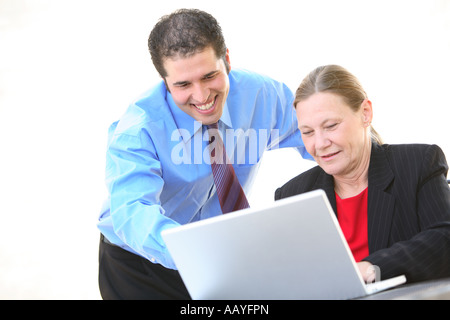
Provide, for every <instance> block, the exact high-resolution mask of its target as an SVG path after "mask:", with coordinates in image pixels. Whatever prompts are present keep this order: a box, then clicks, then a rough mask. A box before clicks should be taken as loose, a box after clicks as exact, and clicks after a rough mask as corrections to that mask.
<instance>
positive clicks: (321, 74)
mask: <svg viewBox="0 0 450 320" xmlns="http://www.w3.org/2000/svg"><path fill="white" fill-rule="evenodd" d="M317 92H330V93H334V94H337V95H339V96H340V97H342V98H343V99H344V102H345V103H346V104H347V105H348V106H349V107H350V108H351V109H352V110H353V111H355V112H356V111H358V110H359V108H360V107H361V104H362V103H363V101H364V100H365V99H367V94H366V92H365V91H364V89H363V87H362V85H361V83H360V82H359V80H358V78H356V77H355V76H354V75H353V74H351V73H350V72H349V71H347V69H345V68H343V67H341V66H338V65H327V66H321V67H318V68H316V69H314V70H313V71H312V72H310V73H309V74H308V75H307V76H306V77H305V79H303V81H302V83H301V84H300V86H299V87H298V89H297V91H296V93H295V100H294V107H295V106H296V105H297V103H299V102H300V101H304V100H306V99H308V98H309V97H310V96H312V95H313V94H314V93H317ZM370 135H371V138H372V141H374V142H375V143H377V144H380V145H381V144H383V140H382V139H381V137H380V135H379V134H378V132H377V131H376V130H375V129H374V128H373V126H372V125H371V126H370Z"/></svg>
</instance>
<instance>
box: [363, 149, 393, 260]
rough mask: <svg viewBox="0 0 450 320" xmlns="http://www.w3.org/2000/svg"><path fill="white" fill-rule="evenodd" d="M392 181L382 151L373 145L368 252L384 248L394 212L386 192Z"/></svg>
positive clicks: (391, 174) (368, 213)
mask: <svg viewBox="0 0 450 320" xmlns="http://www.w3.org/2000/svg"><path fill="white" fill-rule="evenodd" d="M393 179H394V174H393V173H392V170H391V168H390V165H389V162H388V161H387V158H386V154H385V151H384V149H383V148H382V147H381V146H379V145H377V144H375V143H373V146H372V154H371V158H370V165H369V189H368V191H369V194H368V200H367V202H368V204H367V215H368V216H367V219H368V240H369V252H370V253H373V252H375V251H377V250H379V249H382V248H386V247H387V246H388V242H389V236H390V233H391V232H390V231H391V226H392V217H393V215H394V210H395V198H394V197H393V196H392V195H390V194H389V193H387V192H386V189H387V188H388V186H389V185H390V184H391V182H392V181H393Z"/></svg>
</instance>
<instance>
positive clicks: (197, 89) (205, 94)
mask: <svg viewBox="0 0 450 320" xmlns="http://www.w3.org/2000/svg"><path fill="white" fill-rule="evenodd" d="M209 93H210V90H209V89H208V88H207V87H206V86H204V85H202V84H197V85H194V87H193V92H192V99H193V100H194V102H197V103H198V104H202V103H206V102H207V101H208V98H209Z"/></svg>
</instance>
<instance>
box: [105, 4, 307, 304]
mask: <svg viewBox="0 0 450 320" xmlns="http://www.w3.org/2000/svg"><path fill="white" fill-rule="evenodd" d="M149 49H150V53H151V56H152V61H153V64H154V65H155V68H156V69H157V70H158V72H159V74H160V75H161V77H162V79H163V81H162V82H161V83H160V84H159V85H157V86H156V87H154V88H152V89H151V90H149V91H148V92H146V93H145V94H144V95H143V96H142V97H140V98H139V99H138V100H137V101H136V102H134V103H133V104H131V105H130V107H129V109H128V110H127V112H126V113H125V114H124V115H123V117H122V118H121V119H120V121H118V122H116V123H114V124H113V125H112V126H111V128H110V131H109V139H108V150H107V163H106V183H107V187H108V191H109V194H110V197H109V199H108V200H107V201H106V202H105V206H104V209H103V210H102V213H101V215H100V218H99V223H98V227H99V229H100V231H101V233H102V240H101V242H100V266H99V284H100V291H101V294H102V297H103V298H104V299H189V298H190V297H189V293H188V292H187V290H186V288H185V286H184V284H183V282H182V280H181V278H180V276H179V274H178V272H177V270H176V266H175V264H174V262H173V260H172V258H171V256H170V254H169V252H168V250H167V248H166V246H165V244H164V241H163V240H162V238H161V231H163V230H165V229H167V228H173V227H176V226H179V225H181V224H186V223H190V222H193V221H198V220H201V219H206V218H209V217H213V216H216V215H219V214H222V211H225V209H223V207H221V205H222V201H223V198H225V201H227V199H228V200H229V199H230V196H228V197H222V196H221V194H218V192H217V190H222V187H220V188H219V187H217V185H219V184H220V182H219V181H218V180H216V181H215V180H214V179H216V177H217V176H216V175H215V173H214V174H213V172H214V170H215V169H213V168H212V166H213V165H212V163H216V162H217V163H220V162H221V161H219V159H218V156H217V155H216V154H215V153H214V152H212V151H211V149H210V148H211V145H212V144H214V145H215V146H218V145H219V143H220V142H221V141H222V140H223V144H224V146H225V150H226V154H228V157H229V159H228V160H227V161H226V162H230V163H232V164H233V167H234V172H235V175H234V177H236V176H237V179H235V182H236V181H237V182H236V184H237V185H238V187H239V189H241V185H242V188H243V190H244V193H245V191H248V190H249V189H250V187H251V183H252V179H253V177H254V176H255V174H256V171H257V169H258V167H259V163H260V159H261V157H262V154H263V152H264V150H267V149H274V148H277V147H297V148H298V150H299V151H300V152H301V153H302V155H303V156H304V157H308V158H310V156H309V155H308V154H307V153H306V151H305V149H304V146H303V143H302V141H301V137H300V133H299V131H298V129H297V122H296V117H295V115H294V114H293V107H292V101H293V96H292V93H291V92H290V90H289V89H288V88H287V87H286V86H284V85H283V84H281V83H278V82H276V81H273V80H271V79H269V78H267V77H263V76H260V75H256V74H254V73H251V72H247V71H234V70H233V71H231V67H230V57H229V51H228V49H227V47H226V46H225V41H224V39H223V35H222V31H221V28H220V26H219V25H218V23H217V21H216V20H215V19H214V18H213V17H212V16H211V15H209V14H207V13H205V12H202V11H199V10H179V11H177V12H174V13H173V14H171V15H169V16H165V17H163V18H162V19H161V20H160V21H159V22H158V23H157V24H156V26H155V27H154V29H153V30H152V32H151V34H150V37H149ZM216 124H217V129H211V127H207V126H208V125H211V126H212V128H215V127H214V125H216ZM214 130H215V131H214ZM217 130H218V131H219V132H220V133H218V132H217ZM213 136H214V137H215V139H213V138H212V137H213ZM214 148H215V147H212V149H213V150H215V149H214ZM210 156H211V157H210ZM216 184H217V185H216ZM241 190H242V189H241ZM242 197H243V198H244V200H245V194H243V195H242V196H239V199H241V198H242ZM219 198H220V199H219ZM236 201H237V200H236ZM233 202H234V200H233ZM233 205H234V204H233ZM242 207H245V205H244V206H242ZM233 208H234V209H233ZM235 208H241V207H238V206H234V207H233V206H232V209H231V210H235ZM228 211H229V210H228ZM206 241H207V240H206Z"/></svg>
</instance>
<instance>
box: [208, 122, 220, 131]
mask: <svg viewBox="0 0 450 320" xmlns="http://www.w3.org/2000/svg"><path fill="white" fill-rule="evenodd" d="M206 128H208V129H216V130H219V127H218V125H217V122H214V123H211V124H208V125H206Z"/></svg>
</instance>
